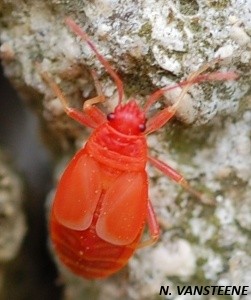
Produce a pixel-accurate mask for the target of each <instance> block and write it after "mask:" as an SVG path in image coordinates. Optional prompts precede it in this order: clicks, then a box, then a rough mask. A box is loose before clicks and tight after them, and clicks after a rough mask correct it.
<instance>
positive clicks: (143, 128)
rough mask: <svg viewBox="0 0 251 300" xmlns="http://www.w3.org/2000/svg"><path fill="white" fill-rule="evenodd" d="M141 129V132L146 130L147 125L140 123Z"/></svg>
mask: <svg viewBox="0 0 251 300" xmlns="http://www.w3.org/2000/svg"><path fill="white" fill-rule="evenodd" d="M139 130H140V131H141V132H144V131H145V130H146V125H145V124H139Z"/></svg>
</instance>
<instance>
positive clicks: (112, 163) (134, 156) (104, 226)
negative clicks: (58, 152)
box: [50, 120, 148, 278]
mask: <svg viewBox="0 0 251 300" xmlns="http://www.w3.org/2000/svg"><path fill="white" fill-rule="evenodd" d="M121 122H123V120H121ZM86 160H87V162H86ZM146 160H147V147H146V140H145V136H144V135H141V136H135V135H125V134H122V133H120V132H118V131H116V130H115V129H114V128H113V127H111V126H110V125H109V123H108V122H107V123H105V124H102V125H101V126H99V127H98V128H97V129H95V130H94V131H93V133H92V135H91V136H90V138H89V140H88V142H87V143H86V145H85V147H84V148H83V149H81V150H80V151H79V152H78V153H77V154H76V155H75V157H74V158H73V159H72V161H71V162H70V164H69V166H68V167H67V169H66V170H65V173H64V174H63V176H62V178H61V181H60V183H59V186H58V189H57V193H56V197H55V200H54V206H53V208H52V215H51V221H50V227H51V228H50V229H51V238H52V241H53V244H54V247H55V250H56V252H57V253H58V255H59V257H60V259H61V260H62V262H64V264H65V265H66V266H68V267H69V268H70V269H71V270H73V271H74V272H75V273H76V274H78V275H80V276H84V277H85V278H102V277H107V276H109V275H110V274H112V273H114V272H116V271H118V270H119V269H121V268H122V267H123V266H124V265H125V264H126V263H127V261H128V259H129V258H130V257H131V256H132V254H133V252H134V251H135V249H136V247H137V245H138V243H139V241H140V238H141V235H142V231H143V229H144V225H145V221H146V213H147V202H148V192H147V190H148V182H147V175H146V172H145V165H146ZM86 168H87V169H86ZM83 172H86V173H87V176H86V177H85V176H84V175H83V174H82V173H83ZM92 172H93V178H92ZM87 177H89V178H87ZM90 181H92V182H90ZM128 186H129V191H127V189H128ZM95 193H96V194H95ZM126 193H128V195H126ZM84 194H85V195H86V197H87V198H88V197H89V200H88V201H87V202H88V203H87V204H86V203H81V204H77V207H76V208H74V205H75V203H78V201H79V199H80V198H81V197H82V199H84V198H86V197H85V196H84ZM95 195H96V197H95ZM83 201H84V200H83ZM80 202H82V201H80ZM88 204H89V205H88ZM72 207H73V208H72ZM71 208H72V212H70V211H71ZM85 209H86V210H88V211H91V212H93V213H89V214H91V217H90V218H91V223H90V225H89V224H87V225H86V226H88V227H87V228H86V229H84V230H81V229H80V230H79V228H78V226H79V227H81V225H82V224H83V222H85V221H83V220H81V221H80V222H79V225H76V218H77V215H78V214H79V215H81V216H80V219H83V210H85ZM57 214H58V215H59V216H60V217H59V220H58V219H57ZM64 214H66V217H65V219H67V222H69V218H70V216H69V214H72V215H73V216H72V223H73V225H71V224H67V226H65V225H64V224H66V223H67V222H66V221H65V220H64V217H62V215H64ZM86 218H87V217H86ZM100 219H101V221H100ZM89 222H90V221H89V220H88V221H87V223H89ZM99 222H101V223H100V224H99ZM97 224H98V226H99V227H98V232H97V230H96V226H97ZM69 227H76V228H75V229H72V228H69ZM121 243H122V245H120V244H121Z"/></svg>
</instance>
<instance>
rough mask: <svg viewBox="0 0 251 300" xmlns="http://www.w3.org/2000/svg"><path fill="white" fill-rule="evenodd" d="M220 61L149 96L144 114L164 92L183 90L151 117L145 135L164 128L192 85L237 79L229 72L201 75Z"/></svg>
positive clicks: (217, 59)
mask: <svg viewBox="0 0 251 300" xmlns="http://www.w3.org/2000/svg"><path fill="white" fill-rule="evenodd" d="M219 61H220V58H216V59H214V60H212V61H211V62H209V63H207V64H205V65H203V66H202V67H200V68H199V69H198V70H197V71H195V72H193V73H191V74H190V75H189V76H188V78H187V80H185V81H181V82H180V83H178V84H175V85H173V86H170V87H166V88H162V89H159V90H157V91H156V92H155V93H153V94H152V95H150V97H149V99H148V100H147V102H146V104H145V106H144V111H145V112H146V111H147V110H148V109H149V108H150V107H151V106H152V105H153V104H154V103H155V102H156V101H158V100H159V98H160V97H161V96H163V95H164V94H165V92H167V91H170V90H173V89H175V88H177V87H183V86H184V89H183V90H182V91H181V93H180V95H179V97H178V99H177V101H176V102H175V103H174V104H173V105H171V106H169V107H166V108H165V109H163V110H162V111H160V112H159V113H157V114H156V115H155V116H153V117H152V118H151V119H150V120H149V121H148V122H147V128H146V134H149V133H151V132H154V131H156V130H158V129H159V128H161V127H162V126H164V125H165V124H166V123H167V122H168V121H169V120H170V119H171V118H172V117H173V116H174V115H175V113H176V111H177V109H178V107H179V105H180V103H181V101H182V100H183V99H184V97H185V95H186V94H187V92H188V90H189V89H190V87H191V86H192V85H194V84H195V83H201V82H205V81H212V80H217V81H220V80H234V79H237V78H238V75H237V74H236V73H235V72H232V71H229V72H225V73H224V72H212V73H207V74H201V73H203V72H205V71H206V70H207V69H208V68H210V67H211V66H213V65H214V64H216V63H217V62H219Z"/></svg>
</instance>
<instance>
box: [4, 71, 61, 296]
mask: <svg viewBox="0 0 251 300" xmlns="http://www.w3.org/2000/svg"><path fill="white" fill-rule="evenodd" d="M0 99H1V100H0V103H1V108H0V147H1V150H3V151H4V153H5V155H6V157H7V158H8V159H10V161H12V162H13V165H14V167H15V169H16V170H17V172H18V173H19V174H20V176H21V178H22V180H23V181H24V186H25V197H24V210H25V215H26V223H27V227H28V230H27V233H26V236H25V238H24V241H23V243H22V247H21V250H20V252H19V255H18V256H17V257H16V258H15V259H14V260H13V261H11V262H8V263H6V264H4V265H3V266H1V268H2V267H3V270H4V285H3V290H2V292H1V293H0V299H1V300H10V299H11V300H17V299H18V300H32V299H37V300H40V299H41V300H42V299H47V298H49V299H59V298H60V291H61V288H60V285H57V274H56V269H55V267H54V264H53V262H52V261H51V258H50V254H49V251H48V247H47V245H48V241H47V225H46V219H45V218H46V216H45V215H46V209H45V200H46V195H47V194H48V192H49V191H50V189H51V187H52V178H51V170H52V159H51V158H50V153H49V152H47V151H46V149H45V147H44V145H43V143H42V141H41V140H40V137H39V126H38V122H37V120H36V118H35V117H34V115H33V114H32V112H31V111H30V110H28V109H27V108H26V107H25V106H24V104H23V103H22V101H21V100H20V99H19V97H18V95H17V94H16V92H15V90H14V89H13V88H12V86H11V84H10V83H9V82H8V80H7V79H6V78H5V77H4V74H3V70H2V69H1V70H0Z"/></svg>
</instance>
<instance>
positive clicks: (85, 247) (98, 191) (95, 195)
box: [41, 18, 236, 279]
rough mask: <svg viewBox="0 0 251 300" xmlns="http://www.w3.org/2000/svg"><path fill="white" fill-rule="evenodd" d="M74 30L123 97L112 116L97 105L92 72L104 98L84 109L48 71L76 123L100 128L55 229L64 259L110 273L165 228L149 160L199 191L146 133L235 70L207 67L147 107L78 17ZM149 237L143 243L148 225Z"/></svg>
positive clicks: (71, 177) (74, 173) (64, 192)
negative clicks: (160, 105) (199, 87)
mask: <svg viewBox="0 0 251 300" xmlns="http://www.w3.org/2000/svg"><path fill="white" fill-rule="evenodd" d="M66 24H67V25H68V27H69V28H70V29H71V30H72V31H73V32H74V33H75V34H76V35H77V36H79V37H81V39H83V40H84V41H85V42H86V43H87V44H88V45H89V46H90V48H91V49H92V50H93V52H94V53H95V54H96V56H97V58H98V59H99V61H100V62H101V63H102V64H103V65H104V67H105V69H106V70H107V72H108V73H109V74H110V76H111V77H112V78H113V79H114V81H115V83H116V86H117V89H118V94H119V100H118V105H117V106H116V108H115V110H114V112H113V113H110V114H108V116H106V115H105V114H104V113H103V112H102V111H101V110H100V109H98V108H97V107H96V106H95V105H94V104H96V103H101V102H103V101H105V97H104V95H103V94H102V91H101V87H100V85H99V82H98V80H97V77H96V73H94V72H93V78H94V81H95V85H96V89H97V93H98V95H97V96H96V97H95V98H92V99H89V100H87V101H85V103H84V106H83V112H80V111H78V110H75V109H73V108H70V107H68V106H67V100H66V98H65V96H64V95H63V93H62V92H61V90H60V89H59V87H58V86H57V85H56V83H55V82H54V81H53V80H52V79H51V78H50V76H49V75H48V74H47V73H46V72H43V73H42V74H41V75H42V77H43V79H44V80H45V81H47V83H48V84H49V85H50V86H51V88H52V90H53V91H54V93H55V94H56V95H57V97H58V98H59V99H60V100H61V102H62V104H63V105H64V109H65V112H66V113H67V114H68V115H69V116H70V117H71V118H73V119H75V120H76V121H77V122H79V123H81V124H83V125H85V126H88V127H90V128H93V129H94V130H93V132H92V134H91V136H90V137H89V139H88V141H87V143H86V144H85V146H84V147H83V148H82V149H81V150H79V152H78V153H77V154H76V155H75V156H74V157H73V159H72V160H71V162H70V163H69V165H68V167H67V168H66V170H65V172H64V174H63V175H62V178H61V180H60V182H59V184H58V188H57V192H56V195H55V199H54V202H53V206H52V210H51V215H50V233H51V239H52V243H53V246H54V249H55V251H56V253H57V255H58V257H59V258H60V260H61V261H62V262H63V263H64V264H65V265H66V266H67V267H68V268H69V269H71V271H72V272H73V273H75V274H77V275H79V276H82V277H85V278H88V279H95V278H105V277H107V276H110V275H111V274H113V273H115V272H117V271H118V270H120V269H121V268H122V267H123V266H125V265H126V263H127V262H128V260H129V258H130V257H131V256H132V254H133V253H134V251H135V250H136V249H137V248H139V247H142V246H146V245H150V244H152V243H154V242H155V241H156V240H157V239H158V237H159V226H158V223H157V221H156V217H155V214H154V211H153V208H152V205H151V202H150V200H149V197H148V178H147V173H146V171H145V167H146V163H147V161H149V162H150V163H151V164H152V165H154V166H155V167H156V168H158V169H159V170H160V171H162V172H163V173H164V174H165V175H167V176H169V177H170V178H171V179H173V180H174V181H176V182H178V183H179V184H180V185H181V186H183V187H185V188H186V189H188V190H189V191H191V192H192V193H194V194H195V195H196V196H198V197H201V195H200V194H198V193H197V192H195V191H194V190H192V189H191V188H190V187H189V185H188V184H187V182H186V181H185V179H184V178H183V176H181V175H180V174H179V173H178V172H176V171H175V170H173V169H172V168H171V167H170V166H168V165H167V164H165V163H164V162H161V161H159V160H158V159H156V158H153V157H151V156H150V155H149V154H148V153H147V144H146V134H149V133H151V132H154V131H156V130H158V129H159V128H160V127H162V126H163V125H165V123H166V122H167V121H168V120H169V119H170V118H172V117H173V116H174V114H175V112H176V110H177V107H178V105H179V103H180V101H181V100H182V98H183V97H184V95H185V94H186V92H187V90H188V88H189V87H190V86H191V85H192V84H194V83H198V82H201V81H206V80H226V79H235V78H236V75H235V74H234V73H232V72H228V73H219V72H215V73H211V74H204V75H200V74H201V73H202V72H203V71H205V70H206V69H207V68H208V67H209V66H211V65H212V63H211V64H207V65H205V66H203V67H202V68H201V69H199V70H198V71H197V72H195V73H193V74H192V75H190V76H189V77H188V79H187V80H186V81H183V82H181V83H179V84H177V85H174V86H172V87H168V88H164V89H160V90H158V91H157V92H155V93H153V94H152V95H151V96H150V97H149V99H148V100H147V102H146V104H145V107H144V108H143V109H141V108H140V107H139V106H138V104H137V103H136V100H135V99H130V100H128V101H127V103H125V104H122V98H123V96H124V92H123V84H122V82H121V80H120V79H119V77H118V75H117V74H116V73H115V71H114V70H113V69H112V68H111V66H110V64H109V63H108V62H107V61H106V60H105V58H104V57H103V56H102V55H101V54H99V52H98V51H97V49H96V47H95V46H94V45H93V43H92V42H91V41H90V39H89V37H88V36H87V34H86V33H85V32H83V31H82V30H81V28H80V27H79V26H78V25H77V24H76V23H75V22H74V21H73V20H71V19H69V18H68V19H67V20H66ZM178 86H179V87H181V86H184V89H183V91H182V93H181V95H180V96H179V98H178V99H177V102H176V103H175V104H173V105H172V106H170V107H166V108H164V109H163V110H161V111H160V112H158V113H157V114H156V115H155V116H153V117H152V118H150V119H149V120H148V121H147V120H146V113H147V111H148V110H149V108H150V106H151V105H153V104H154V103H155V102H156V101H157V100H159V98H160V97H161V96H162V95H163V94H164V93H165V92H166V91H167V90H170V89H174V88H176V87H178ZM146 225H148V227H149V231H150V239H149V240H147V241H143V242H141V237H142V233H143V230H144V228H145V226H146Z"/></svg>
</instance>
